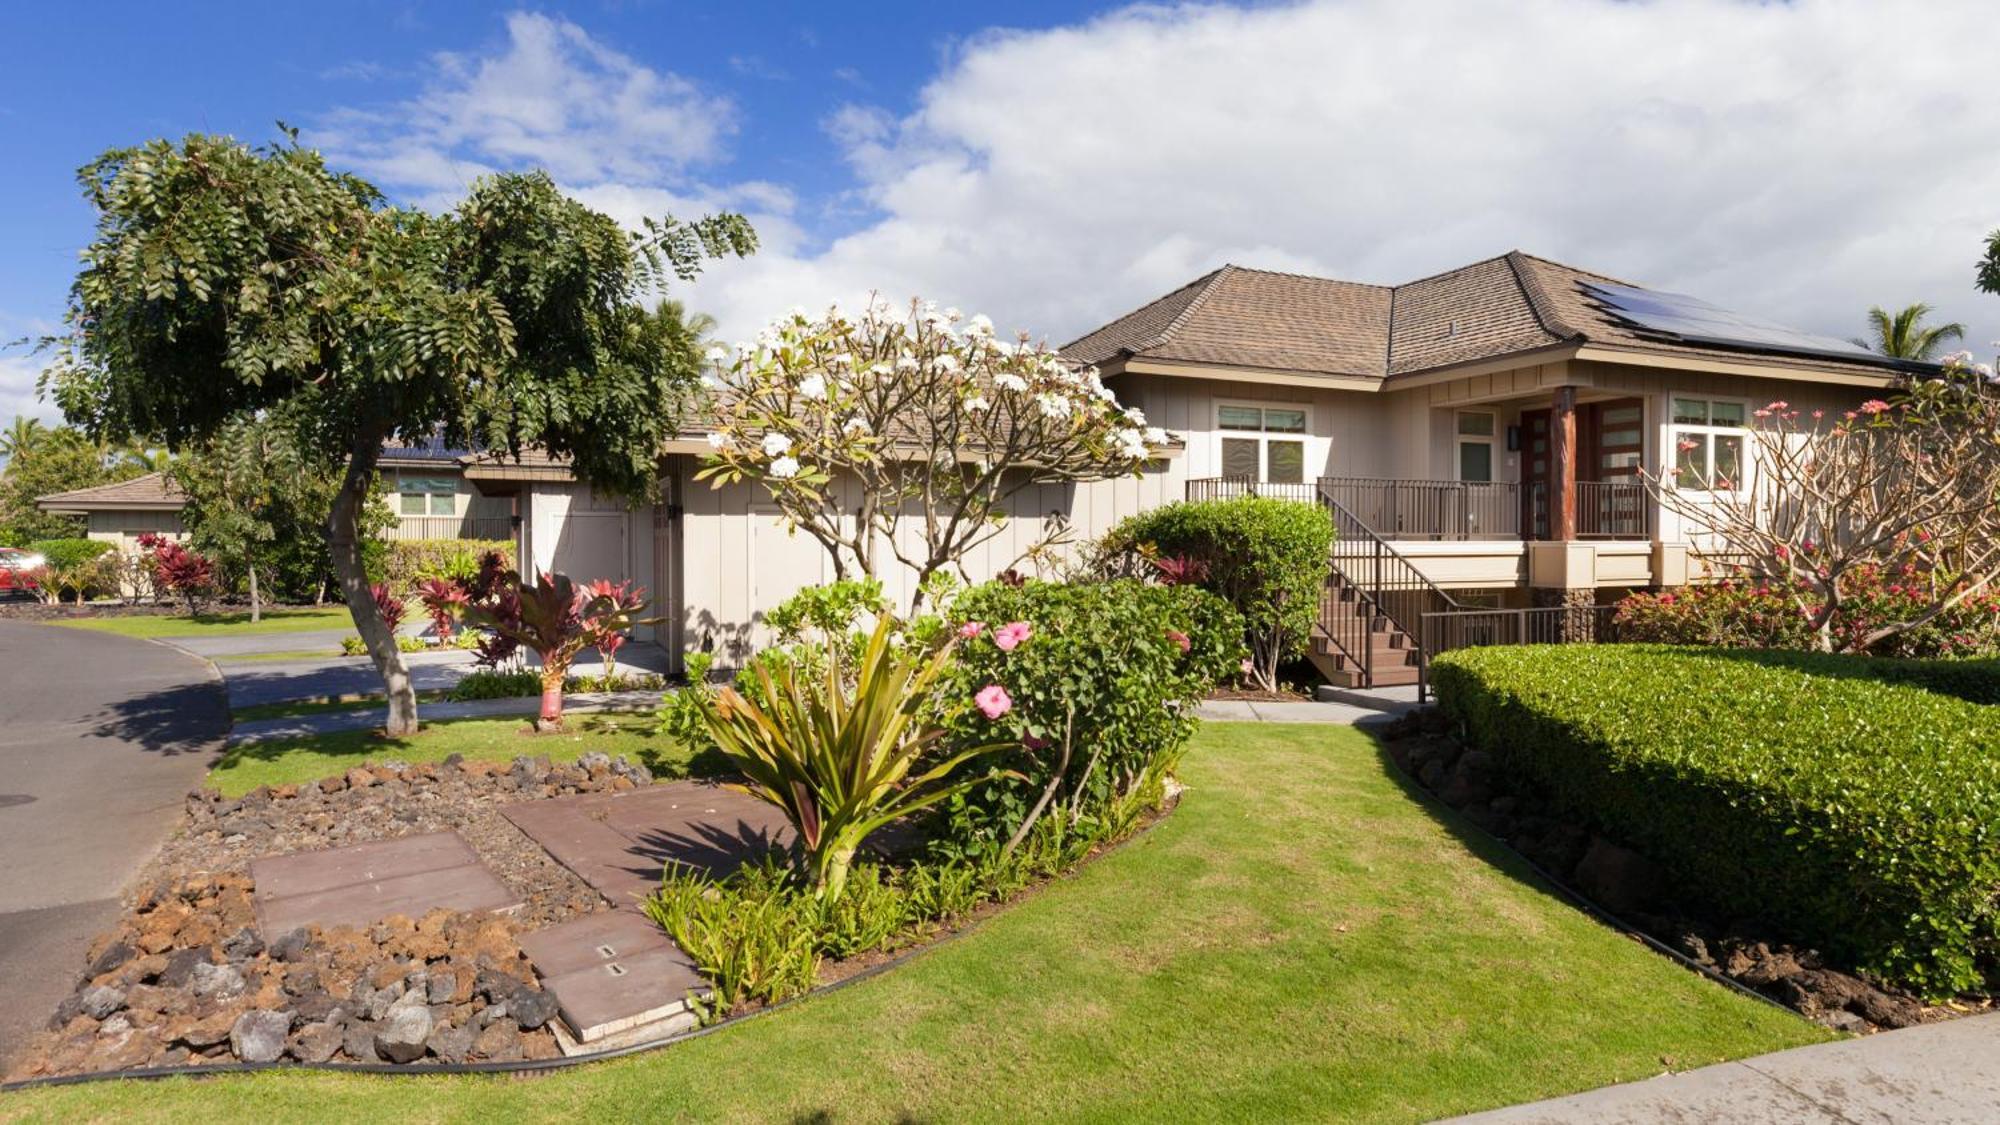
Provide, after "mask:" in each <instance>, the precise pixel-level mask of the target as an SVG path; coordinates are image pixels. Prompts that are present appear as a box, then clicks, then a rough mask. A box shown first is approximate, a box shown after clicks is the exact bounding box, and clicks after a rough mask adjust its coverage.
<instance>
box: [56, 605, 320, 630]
mask: <svg viewBox="0 0 2000 1125" xmlns="http://www.w3.org/2000/svg"><path fill="white" fill-rule="evenodd" d="M263 617H264V619H263V620H262V621H259V622H257V623H255V624H252V623H251V621H250V614H249V611H247V610H246V611H244V612H242V613H204V614H202V615H201V616H199V617H183V616H179V615H175V616H172V617H162V616H156V615H137V616H131V617H70V618H58V619H55V620H52V621H49V622H48V624H50V625H60V626H62V627H63V628H65V629H93V630H96V631H97V632H100V633H117V634H120V635H121V636H127V637H223V636H235V635H241V634H252V633H304V632H311V631H312V630H315V629H351V628H353V626H354V618H353V617H351V616H349V615H348V612H347V607H346V606H344V605H339V606H328V607H324V608H320V609H272V610H266V611H265V612H264V615H263Z"/></svg>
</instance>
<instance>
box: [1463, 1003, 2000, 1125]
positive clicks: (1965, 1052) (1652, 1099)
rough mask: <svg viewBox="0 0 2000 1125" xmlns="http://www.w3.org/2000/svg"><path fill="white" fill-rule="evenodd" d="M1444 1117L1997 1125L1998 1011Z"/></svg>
mask: <svg viewBox="0 0 2000 1125" xmlns="http://www.w3.org/2000/svg"><path fill="white" fill-rule="evenodd" d="M1454 1120H1457V1121H1460V1122H1467V1123H1477V1125H1583V1123H1585V1122H1589V1123H1592V1125H1624V1123H1630V1125H1639V1123H1641V1122H1644V1123H1647V1125H1651V1123H1653V1122H1661V1121H1686V1122H1705V1123H1714V1125H1767V1123H1770V1125H1776V1123H1780V1122H1783V1123H1786V1125H1791V1123H1794V1122H1798V1123H1821V1122H1825V1123H1834V1125H1921V1123H1926V1122H1992V1121H2000V1013H1992V1014H1988V1015H1981V1016H1970V1017H1967V1018H1965V1019H1959V1020H1952V1021H1949V1022H1947V1023H1934V1024H1926V1025H1924V1026H1922V1027H1912V1028H1907V1029H1905V1030H1902V1031H1889V1032H1884V1033H1882V1034H1880V1035H1870V1036H1866V1037H1863V1038H1859V1039H1846V1040H1842V1041H1841V1042H1838V1043H1824V1044H1820V1045H1818V1046H1814V1047H1799V1048H1795V1049H1793V1050H1790V1051H1779V1052H1777V1053H1776V1054H1770V1055H1760V1056H1758V1057H1757V1058H1752V1059H1743V1060H1741V1061H1738V1062H1732V1063H1722V1064H1720V1065H1718V1066H1708V1067H1703V1068H1701V1069H1700V1070H1690V1071H1687V1072H1685V1073H1682V1074H1670V1075H1665V1076H1662V1077H1659V1078H1649V1079H1647V1080H1645V1081H1643V1082H1628V1083H1626V1084H1624V1085H1622V1086H1607V1087H1605V1088H1604V1089H1602V1090H1592V1091H1590V1092H1589V1093H1586V1094H1575V1095H1572V1096H1570V1097H1567V1098H1556V1099H1553V1100H1550V1101H1545V1102H1533V1103H1530V1104H1528V1105H1517V1106H1513V1107H1511V1108H1508V1109H1501V1110H1495V1111H1493V1112H1491V1113H1479V1114H1474V1115H1472V1116H1470V1117H1461V1118H1455V1119H1454Z"/></svg>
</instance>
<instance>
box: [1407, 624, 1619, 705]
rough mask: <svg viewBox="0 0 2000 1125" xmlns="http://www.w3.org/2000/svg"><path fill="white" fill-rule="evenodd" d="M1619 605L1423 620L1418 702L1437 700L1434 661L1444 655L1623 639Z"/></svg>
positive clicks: (1418, 660) (1418, 665) (1418, 658)
mask: <svg viewBox="0 0 2000 1125" xmlns="http://www.w3.org/2000/svg"><path fill="white" fill-rule="evenodd" d="M1617 615H1618V607H1617V606H1615V605H1584V606H1562V605H1557V606H1541V607H1537V608H1534V609H1469V608H1466V607H1464V606H1459V607H1457V608H1454V609H1450V610H1442V611H1434V612H1430V613H1426V614H1424V615H1423V616H1422V619H1421V624H1420V626H1419V632H1418V634H1417V698H1418V699H1419V700H1420V701H1428V700H1429V699H1430V697H1431V661H1432V660H1433V659H1434V658H1435V657H1437V655H1438V654H1439V653H1445V652H1450V651H1452V650H1453V649H1460V648H1478V647H1481V646H1484V645H1560V644H1611V643H1614V642H1616V641H1617V640H1618V617H1617Z"/></svg>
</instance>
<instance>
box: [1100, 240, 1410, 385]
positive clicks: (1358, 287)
mask: <svg viewBox="0 0 2000 1125" xmlns="http://www.w3.org/2000/svg"><path fill="white" fill-rule="evenodd" d="M1390 293H1391V290H1390V289H1389V288H1388V287H1386V286H1381V285H1363V284H1360V283H1358V282H1352V281H1333V280H1329V279H1327V278H1322V277H1306V276H1303V275H1301V274H1293V273H1273V272H1271V271H1268V270H1253V269H1245V268H1243V267H1242V266H1224V267H1222V268H1221V269H1219V270H1216V271H1215V272H1214V273H1211V274H1209V275H1207V276H1206V277H1202V278H1199V279H1197V280H1196V281H1194V282H1193V283H1191V284H1189V285H1186V286H1183V287H1182V288H1180V289H1177V290H1175V291H1174V292H1172V293H1169V294H1168V295H1166V296H1165V297H1162V298H1160V299H1159V300H1157V301H1154V302H1153V303H1152V304H1149V305H1146V306H1145V307H1143V308H1141V309H1138V310H1136V311H1134V312H1132V313H1129V314H1127V315H1125V316H1122V317H1120V318H1118V319H1117V320H1115V321H1112V322H1111V323H1110V324H1107V325H1105V326H1104V327H1103V328H1100V329H1098V330H1097V331H1095V332H1093V333H1091V334H1090V335H1088V336H1085V337H1083V338H1082V339H1080V340H1077V341H1075V342H1073V343H1071V344H1069V345H1067V346H1065V347H1064V348H1063V354H1064V355H1066V356H1069V357H1071V358H1073V359H1076V360H1078V361H1080V362H1084V363H1102V362H1104V361H1105V360H1107V359H1110V358H1112V357H1113V356H1117V355H1120V354H1131V355H1144V356H1147V357H1149V358H1153V359H1165V360H1181V361H1185V362H1191V363H1213V364H1219V365H1223V366H1230V367H1264V368H1271V369H1273V370H1279V371H1311V372H1321V373H1325V374H1337V375H1364V376H1372V377H1375V378H1381V377H1382V376H1383V375H1384V374H1385V373H1386V372H1385V371H1384V369H1383V364H1384V360H1385V358H1386V356H1387V351H1388V349H1387V348H1386V346H1385V341H1386V338H1387V334H1388V330H1389V297H1390Z"/></svg>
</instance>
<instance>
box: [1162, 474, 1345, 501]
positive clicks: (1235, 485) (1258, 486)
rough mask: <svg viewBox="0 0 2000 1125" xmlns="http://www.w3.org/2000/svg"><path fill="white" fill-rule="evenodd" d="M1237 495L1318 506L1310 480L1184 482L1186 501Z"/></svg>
mask: <svg viewBox="0 0 2000 1125" xmlns="http://www.w3.org/2000/svg"><path fill="white" fill-rule="evenodd" d="M1238 496H1269V497H1272V498H1274V499H1278V500H1297V501H1299V502H1301V503H1304V504H1317V503H1319V500H1320V496H1319V488H1318V486H1317V485H1316V484H1315V483H1314V482H1312V481H1309V480H1308V481H1297V482H1291V483H1285V482H1278V481H1261V480H1258V479H1257V478H1256V477H1202V478H1200V479H1198V480H1191V481H1189V482H1187V498H1188V499H1189V500H1231V499H1234V498H1236V497H1238Z"/></svg>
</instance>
